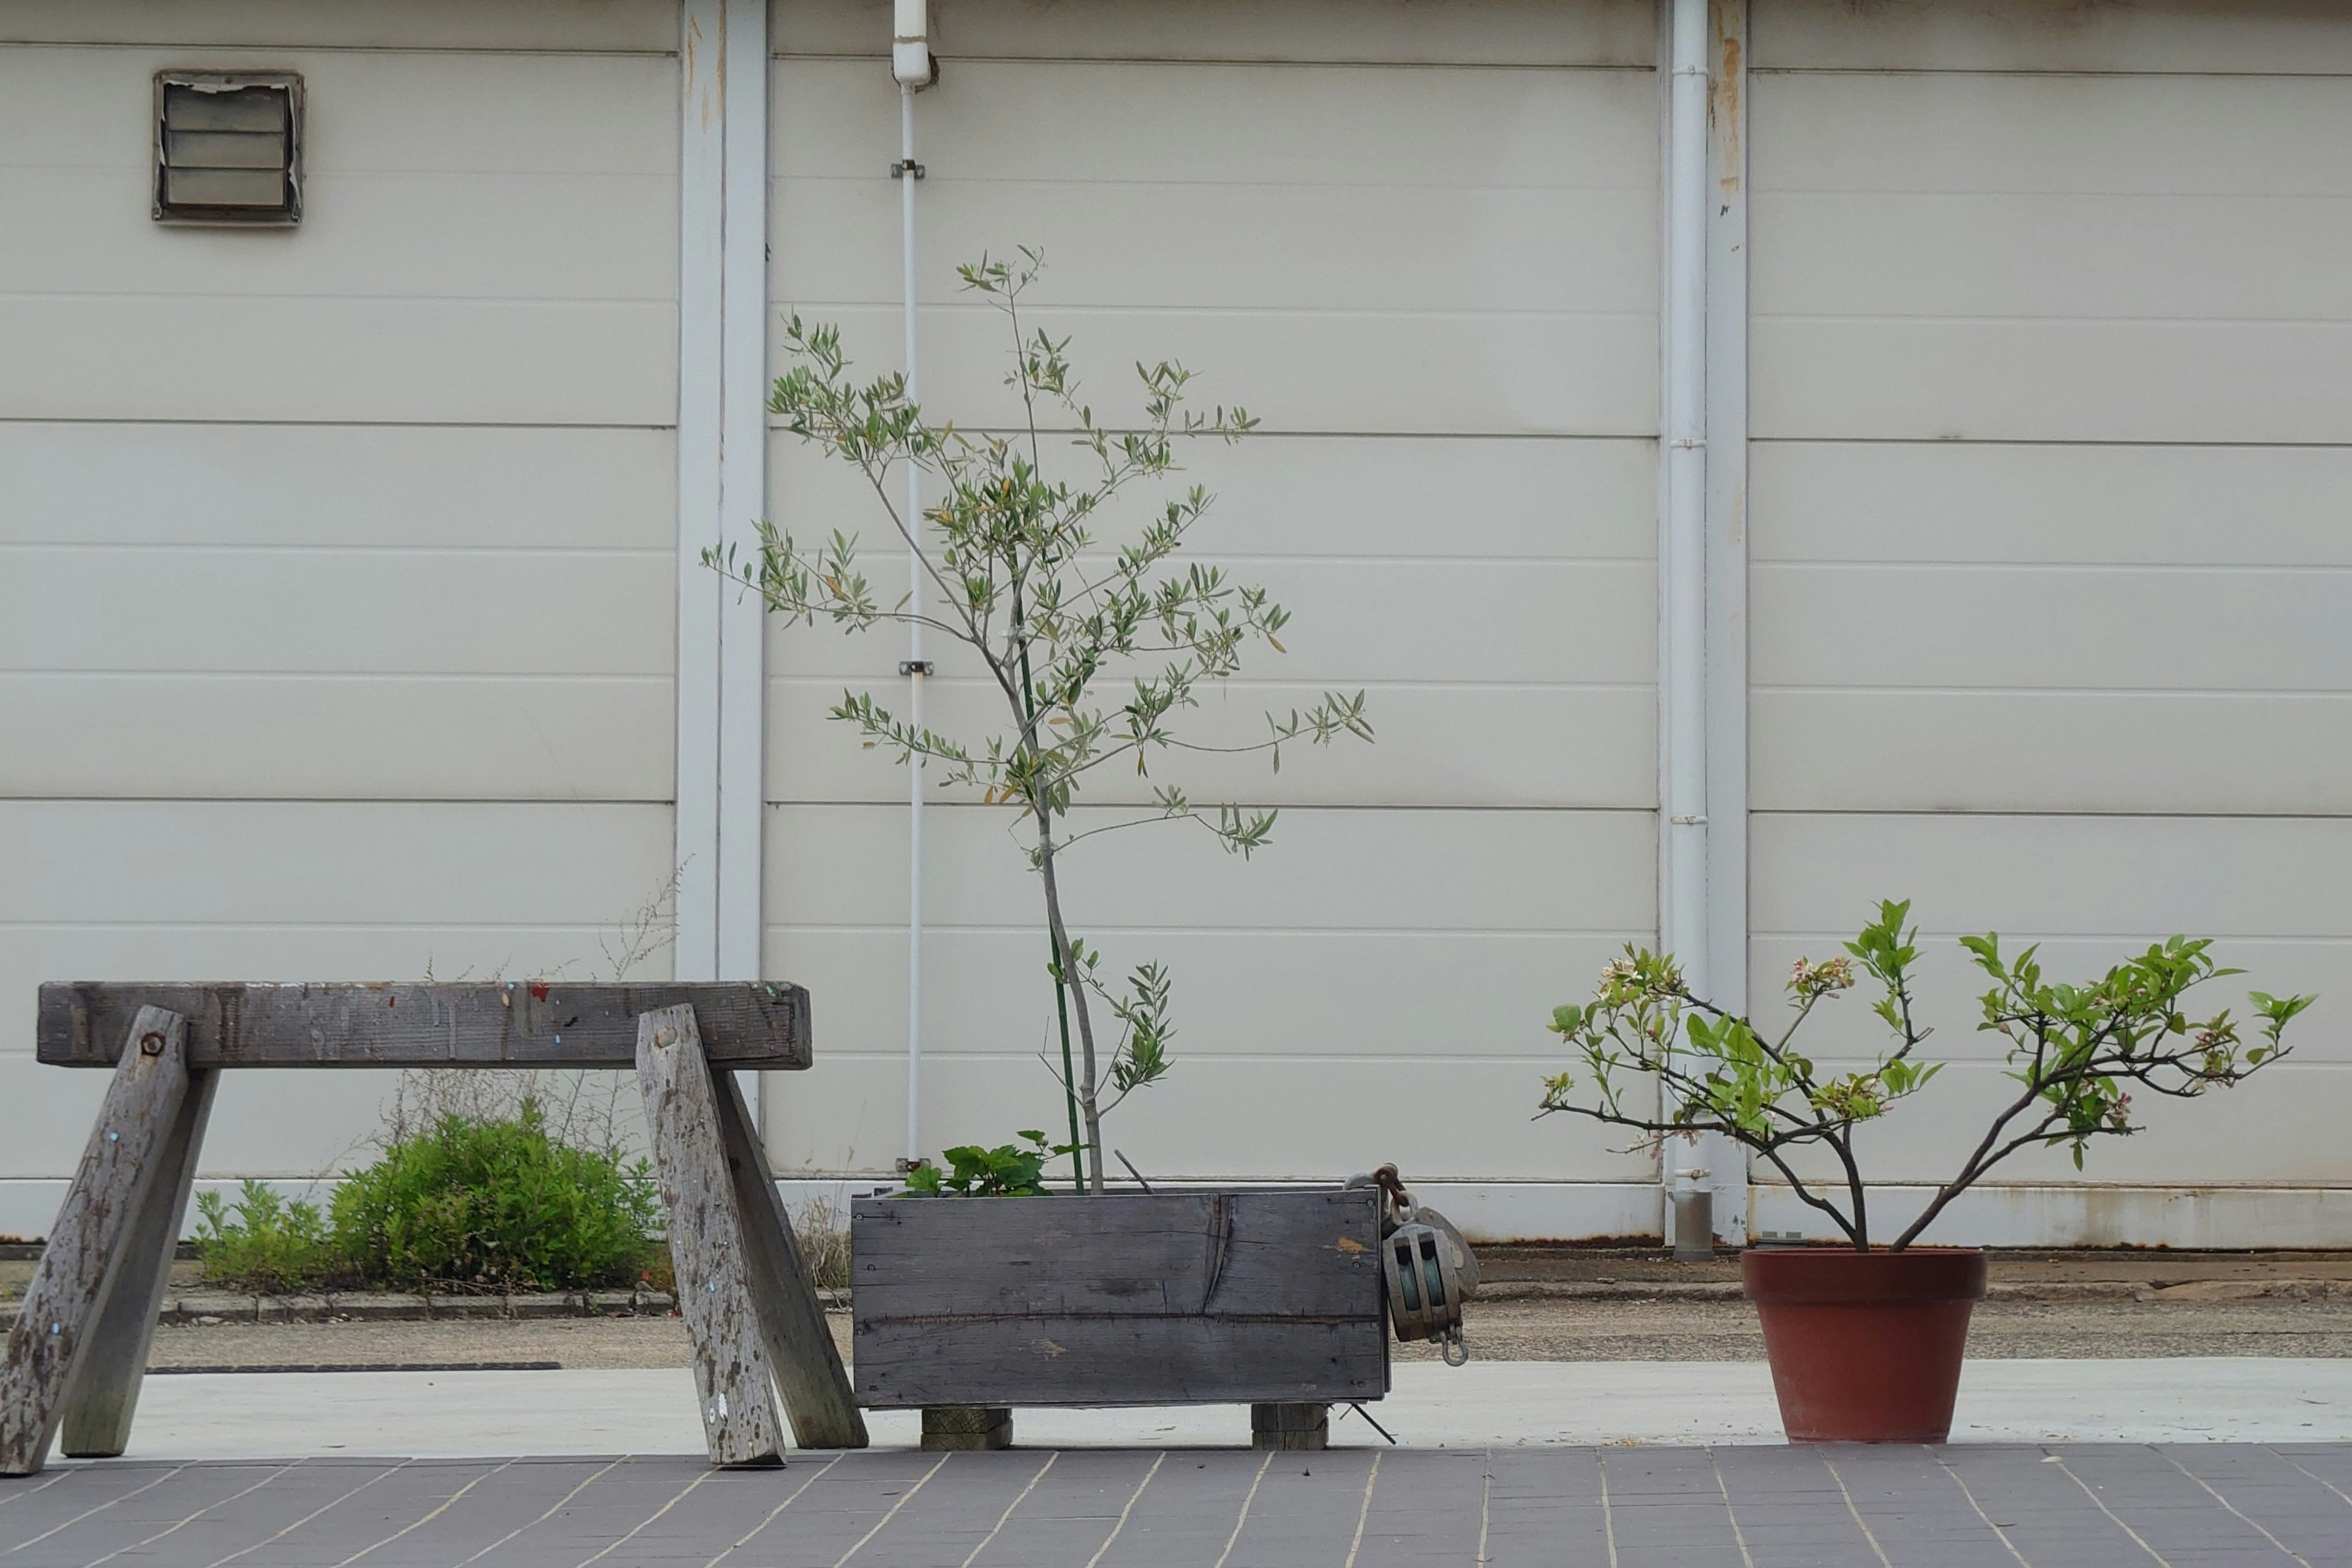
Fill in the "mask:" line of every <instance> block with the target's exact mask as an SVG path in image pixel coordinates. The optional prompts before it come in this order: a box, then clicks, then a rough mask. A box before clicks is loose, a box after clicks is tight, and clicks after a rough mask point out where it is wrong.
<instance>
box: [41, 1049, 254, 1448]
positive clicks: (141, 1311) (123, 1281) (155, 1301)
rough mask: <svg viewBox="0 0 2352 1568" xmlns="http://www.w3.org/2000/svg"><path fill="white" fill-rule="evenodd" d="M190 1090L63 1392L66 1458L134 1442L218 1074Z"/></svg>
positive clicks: (196, 1075) (198, 1075) (193, 1078)
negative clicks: (134, 1428) (134, 1422)
mask: <svg viewBox="0 0 2352 1568" xmlns="http://www.w3.org/2000/svg"><path fill="white" fill-rule="evenodd" d="M188 1079H189V1083H188V1091H187V1093H185V1094H184V1095H182V1096H181V1097H180V1105H179V1110H178V1111H177V1113H176V1114H175V1115H174V1116H173V1118H172V1125H171V1127H170V1129H169V1130H168V1131H166V1132H165V1134H164V1136H163V1144H162V1146H161V1147H160V1148H159V1149H157V1151H156V1153H155V1173H154V1178H153V1180H152V1181H150V1182H147V1183H146V1184H145V1187H146V1192H145V1194H144V1195H143V1196H142V1198H141V1199H140V1203H139V1207H138V1210H137V1212H136V1213H135V1214H133V1215H131V1230H130V1234H129V1235H128V1236H126V1237H124V1238H123V1241H122V1247H121V1252H122V1257H121V1261H120V1262H118V1263H116V1264H115V1266H114V1270H113V1274H112V1277H111V1278H110V1279H109V1280H108V1282H107V1286H106V1301H105V1304H104V1306H103V1307H102V1308H101V1309H100V1312H99V1314H98V1327H97V1328H96V1329H94V1330H93V1331H91V1332H90V1335H89V1342H88V1343H87V1344H86V1345H84V1346H83V1347H82V1351H81V1353H80V1355H79V1357H78V1358H77V1365H76V1369H75V1372H74V1375H73V1381H72V1382H71V1383H70V1384H68V1385H67V1387H66V1403H65V1421H64V1426H62V1427H61V1428H60V1430H59V1431H58V1452H59V1453H61V1454H63V1455H65V1457H66V1458H69V1459H111V1458H116V1457H118V1456H119V1455H121V1452H122V1450H123V1449H124V1448H125V1447H128V1446H129V1445H130V1442H131V1416H132V1415H133V1414H134V1413H135V1412H136V1411H137V1410H138V1408H139V1385H140V1384H141V1382H142V1380H143V1379H144V1378H145V1377H146V1375H147V1352H148V1351H149V1349H150V1348H152V1346H153V1344H154V1342H155V1320H156V1318H157V1317H158V1316H159V1315H160V1314H161V1313H162V1311H163V1297H164V1294H165V1292H166V1291H168V1290H169V1289H171V1284H172V1256H173V1252H174V1251H176V1250H177V1247H178V1242H179V1239H180V1218H181V1216H182V1215H184V1214H186V1213H187V1209H188V1191H189V1189H190V1188H191V1187H193V1186H194V1185H195V1181H196V1156H197V1155H198V1154H199V1153H200V1152H202V1151H203V1148H204V1142H205V1121H207V1120H209V1119H210V1118H211V1116H212V1110H213V1091H214V1090H215V1089H217V1088H218V1087H219V1086H220V1075H219V1074H218V1073H213V1072H192V1073H190V1074H189V1075H188Z"/></svg>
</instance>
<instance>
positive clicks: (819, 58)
mask: <svg viewBox="0 0 2352 1568" xmlns="http://www.w3.org/2000/svg"><path fill="white" fill-rule="evenodd" d="M769 58H770V59H771V60H777V61H782V60H794V61H809V62H814V63H822V64H837V65H876V66H887V65H888V64H889V63H890V57H889V56H888V55H887V54H880V55H868V54H850V53H842V54H829V53H824V52H822V51H814V50H813V51H810V52H807V53H800V52H796V51H789V50H780V51H776V52H774V53H772V54H771V55H770V56H769ZM950 58H953V59H954V60H955V62H956V65H957V67H958V68H973V67H982V66H1076V67H1080V68H1083V67H1087V66H1164V67H1167V68H1171V69H1177V70H1181V69H1184V68H1189V67H1193V66H1209V67H1236V68H1249V69H1257V70H1396V71H1423V72H1438V71H1510V72H1517V73H1520V74H1523V75H1524V74H1534V75H1549V74H1553V73H1569V72H1582V73H1588V74H1591V75H1595V76H1655V75H1656V74H1657V71H1658V68H1657V67H1656V66H1655V65H1654V64H1641V63H1636V62H1633V61H1624V62H1614V61H1572V60H1570V61H1558V62H1548V61H1543V60H1533V61H1529V60H1399V59H1381V58H1374V57H1370V56H1367V57H1365V58H1352V59H1350V58H1341V59H1318V60H1306V59H1268V58H1255V59H1254V58H1248V57H1246V56H1241V55H1234V56H1197V57H1196V56H1190V55H1181V56H1179V55H976V54H964V53H957V54H954V55H952V56H951V57H950Z"/></svg>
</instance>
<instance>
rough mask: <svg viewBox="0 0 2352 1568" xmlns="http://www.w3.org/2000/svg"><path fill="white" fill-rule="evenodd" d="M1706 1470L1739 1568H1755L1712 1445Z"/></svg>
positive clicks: (1707, 1455)
mask: <svg viewBox="0 0 2352 1568" xmlns="http://www.w3.org/2000/svg"><path fill="white" fill-rule="evenodd" d="M1706 1468H1708V1469H1710V1470H1713V1471H1714V1472H1715V1489H1716V1490H1717V1491H1719V1492H1721V1493H1722V1494H1723V1517H1724V1518H1726V1519H1727V1520H1729V1521H1731V1540H1732V1543H1733V1544H1734V1545H1736V1546H1738V1548H1739V1562H1740V1564H1741V1568H1756V1559H1755V1558H1754V1557H1753V1556H1751V1555H1750V1554H1749V1553H1748V1532H1747V1531H1744V1530H1742V1529H1740V1528H1739V1511H1738V1510H1737V1509H1735V1508H1733V1507H1732V1506H1731V1488H1730V1486H1729V1484H1728V1483H1727V1482H1726V1481H1725V1480H1724V1479H1723V1467H1722V1466H1721V1465H1719V1464H1717V1463H1716V1459H1715V1445H1713V1444H1712V1443H1710V1444H1708V1445H1707V1447H1706ZM1881 1560H1882V1561H1883V1560H1884V1558H1883V1556H1882V1559H1881Z"/></svg>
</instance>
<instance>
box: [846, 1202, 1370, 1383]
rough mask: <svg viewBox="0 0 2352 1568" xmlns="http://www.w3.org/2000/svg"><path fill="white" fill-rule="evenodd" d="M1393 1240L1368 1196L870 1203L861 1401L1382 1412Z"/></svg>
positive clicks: (863, 1232)
mask: <svg viewBox="0 0 2352 1568" xmlns="http://www.w3.org/2000/svg"><path fill="white" fill-rule="evenodd" d="M1380 1226H1381V1221H1380V1194H1378V1193H1377V1192H1376V1191H1374V1190H1373V1189H1370V1188H1360V1189H1358V1190H1356V1191H1352V1192H1342V1191H1336V1190H1331V1189H1320V1190H1315V1189H1310V1190H1304V1191H1302V1190H1297V1189H1290V1190H1283V1191H1266V1190H1259V1191H1225V1192H1186V1193H1158V1194H1144V1193H1114V1194H1106V1195H1104V1196H1102V1197H1077V1196H1059V1195H1057V1196H1054V1197H1043V1198H862V1199H859V1200H857V1201H856V1203H855V1204H854V1205H852V1208H851V1218H850V1232H851V1238H852V1246H853V1254H852V1263H851V1270H852V1285H853V1289H852V1295H851V1303H852V1312H853V1314H854V1317H855V1320H856V1342H855V1350H856V1353H855V1357H854V1359H855V1362H856V1373H855V1376H854V1380H853V1381H854V1384H855V1387H856V1395H857V1400H858V1403H859V1404H861V1405H866V1406H867V1407H869V1408H876V1409H894V1408H896V1409H904V1408H909V1407H913V1406H919V1405H926V1406H939V1405H986V1406H1009V1405H1187V1404H1251V1405H1261V1404H1301V1405H1304V1404H1315V1405H1323V1404H1335V1403H1339V1402H1341V1401H1348V1400H1366V1399H1378V1398H1380V1397H1381V1395H1382V1394H1386V1393H1387V1392H1388V1388H1389V1341H1388V1320H1387V1316H1386V1308H1385V1304H1384V1300H1383V1297H1382V1285H1381V1258H1380V1239H1381V1228H1380Z"/></svg>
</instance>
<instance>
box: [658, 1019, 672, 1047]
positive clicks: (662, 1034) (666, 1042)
mask: <svg viewBox="0 0 2352 1568" xmlns="http://www.w3.org/2000/svg"><path fill="white" fill-rule="evenodd" d="M654 1044H656V1045H657V1046H674V1045H676V1044H677V1030H676V1029H673V1028H671V1027H670V1026H668V1025H667V1024H664V1025H663V1026H661V1027H660V1028H658V1029H656V1030H655V1031H654Z"/></svg>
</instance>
